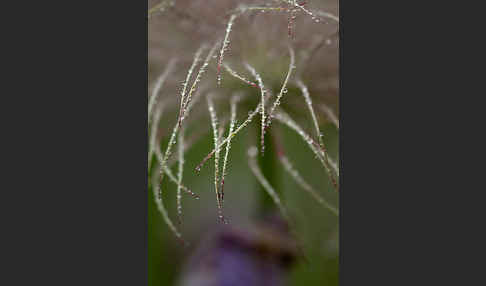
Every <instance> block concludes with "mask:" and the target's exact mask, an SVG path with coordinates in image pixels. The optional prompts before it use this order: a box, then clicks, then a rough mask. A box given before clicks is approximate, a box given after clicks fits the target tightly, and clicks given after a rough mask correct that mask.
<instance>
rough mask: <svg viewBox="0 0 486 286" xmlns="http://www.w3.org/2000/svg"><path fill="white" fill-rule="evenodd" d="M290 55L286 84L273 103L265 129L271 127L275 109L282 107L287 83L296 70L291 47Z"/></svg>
mask: <svg viewBox="0 0 486 286" xmlns="http://www.w3.org/2000/svg"><path fill="white" fill-rule="evenodd" d="M289 53H290V64H289V71H288V72H287V76H286V77H285V80H284V83H283V84H282V88H281V89H280V93H279V94H278V96H277V99H276V100H275V102H274V103H273V106H272V108H271V109H270V112H269V114H268V117H267V118H268V119H267V124H266V125H265V128H268V127H270V124H271V121H272V117H273V113H274V112H275V109H276V108H277V107H278V106H279V105H280V100H281V99H282V96H283V95H284V94H285V93H287V82H288V81H289V78H290V75H291V74H292V70H293V69H295V53H294V50H293V49H292V47H290V46H289Z"/></svg>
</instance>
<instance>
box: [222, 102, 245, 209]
mask: <svg viewBox="0 0 486 286" xmlns="http://www.w3.org/2000/svg"><path fill="white" fill-rule="evenodd" d="M239 99H240V97H239V96H232V97H231V119H230V127H229V131H228V136H229V135H230V134H231V133H232V132H233V130H234V128H235V125H236V104H237V103H238V101H239ZM230 149H231V138H230V140H229V141H228V144H226V153H225V155H224V161H223V171H222V172H221V201H222V202H224V177H225V175H226V168H227V165H228V157H229V151H230Z"/></svg>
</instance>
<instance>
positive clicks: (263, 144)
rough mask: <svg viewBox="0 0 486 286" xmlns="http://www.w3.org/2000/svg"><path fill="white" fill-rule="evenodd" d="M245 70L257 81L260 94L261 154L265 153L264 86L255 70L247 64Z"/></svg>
mask: <svg viewBox="0 0 486 286" xmlns="http://www.w3.org/2000/svg"><path fill="white" fill-rule="evenodd" d="M245 66H246V68H247V69H248V70H249V71H250V72H251V73H252V75H253V77H254V78H256V80H257V81H258V86H260V93H261V100H260V104H261V105H262V108H261V109H260V114H261V115H262V120H261V134H260V146H261V148H262V149H261V150H262V154H264V153H265V119H266V118H265V104H264V103H265V92H266V91H265V86H264V85H263V80H262V78H261V76H260V75H259V74H258V73H257V72H256V70H255V69H254V68H253V67H252V66H250V65H249V64H245Z"/></svg>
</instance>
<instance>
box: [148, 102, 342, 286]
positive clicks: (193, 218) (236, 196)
mask: <svg viewBox="0 0 486 286" xmlns="http://www.w3.org/2000/svg"><path fill="white" fill-rule="evenodd" d="M289 96H292V95H291V94H289ZM294 96H295V97H297V96H300V95H297V94H295V95H294ZM203 103H205V102H203ZM240 115H241V114H240ZM243 115H246V114H243ZM321 117H323V116H321ZM240 118H241V116H240ZM205 119H206V120H207V124H209V116H208V117H207V118H205ZM202 120H203V119H202ZM308 123H309V126H303V127H307V128H306V129H307V130H312V129H311V126H310V123H311V121H310V120H309V121H308ZM258 128H259V124H257V122H255V121H254V122H253V123H252V124H251V125H250V126H249V128H247V129H244V130H243V131H242V133H240V134H238V135H237V136H236V137H235V140H234V142H233V144H232V148H231V152H230V163H229V167H228V175H227V177H226V183H225V215H226V217H227V219H228V220H229V222H230V224H231V225H234V226H241V227H245V226H246V225H248V224H251V223H252V222H258V221H259V220H260V219H261V216H262V214H263V212H262V209H265V208H267V209H272V208H274V207H275V206H274V205H273V202H272V201H271V200H270V199H269V196H268V195H267V193H266V192H265V191H264V190H263V189H262V187H261V186H260V184H259V183H258V182H257V180H256V179H255V177H254V176H253V174H252V173H251V170H250V168H249V167H248V164H247V162H248V158H247V149H248V146H250V145H255V143H256V142H257V138H258V137H257V134H258ZM272 128H276V129H279V131H281V135H282V139H283V142H282V143H283V145H284V148H285V149H286V151H287V156H288V157H289V159H290V160H292V162H293V163H294V166H295V167H296V168H297V169H298V170H299V171H300V173H301V175H302V176H303V177H304V178H305V179H306V180H307V182H308V183H309V184H311V185H312V186H313V187H314V188H315V189H316V190H318V191H319V192H320V194H321V195H322V196H323V197H324V198H325V199H326V200H327V201H328V202H329V203H330V204H332V205H333V206H336V207H337V206H338V194H337V193H336V191H335V190H334V189H333V188H332V186H331V184H330V182H329V180H328V177H327V174H326V171H325V170H324V168H323V167H322V165H321V164H320V162H319V161H318V160H317V159H316V158H315V157H314V154H313V153H312V151H311V150H310V149H309V148H308V147H307V145H306V143H305V142H304V141H303V140H302V138H301V137H299V136H298V135H297V134H296V133H295V132H294V131H292V130H290V129H288V128H286V127H285V126H283V125H281V124H279V123H274V126H272ZM322 133H323V134H325V136H324V141H325V143H326V145H327V147H328V150H329V152H330V154H331V157H332V158H333V159H335V160H336V159H337V155H338V131H337V129H336V128H335V127H334V126H333V125H331V124H328V123H326V124H323V125H322ZM188 134H190V131H189V132H188ZM266 137H267V138H266V140H267V151H266V154H265V155H264V157H263V160H262V159H260V163H261V164H260V165H261V166H262V167H263V168H262V169H263V172H264V174H265V176H266V178H267V179H268V180H269V182H270V183H271V184H272V186H273V187H274V188H275V190H277V192H279V194H280V196H281V198H282V201H283V203H284V205H285V206H286V207H287V208H288V209H289V212H290V214H291V218H292V219H293V220H294V222H295V228H296V229H295V232H296V233H297V234H298V239H299V240H300V241H301V242H302V245H303V247H304V253H305V255H306V256H307V259H308V261H307V262H306V261H304V260H298V261H297V263H296V264H295V265H294V266H293V267H292V268H291V272H290V274H289V282H290V283H289V285H333V286H334V285H336V286H337V285H338V274H339V273H338V264H339V261H338V249H339V246H338V240H339V237H338V233H339V230H338V218H337V217H336V216H334V215H333V214H332V213H331V212H329V211H328V210H327V209H325V208H323V207H322V206H321V205H320V204H318V203H317V202H316V201H315V200H314V199H313V198H312V197H311V196H310V195H309V194H308V193H306V192H305V191H304V190H303V189H302V188H300V187H299V186H298V185H297V184H296V183H295V182H294V180H293V179H292V178H291V177H290V176H289V175H288V174H287V173H286V172H285V170H284V168H283V166H282V165H281V164H280V162H279V161H278V159H277V157H276V154H275V150H272V147H273V146H272V145H271V141H270V137H269V136H266ZM164 143H165V142H164ZM212 144H213V141H212V135H211V133H210V129H209V128H208V129H207V132H206V134H205V135H204V136H203V137H202V138H201V139H200V141H199V142H197V144H195V145H194V146H193V148H191V149H190V150H189V151H188V152H187V153H186V156H185V159H186V162H185V164H186V168H185V171H184V179H183V182H184V184H185V185H187V186H188V187H189V188H191V190H193V191H194V192H196V193H197V194H199V195H200V197H201V199H200V200H194V199H193V198H191V197H190V196H187V195H184V194H183V201H182V204H183V224H182V226H180V229H181V231H182V233H183V236H184V238H185V239H186V240H188V241H189V242H190V244H191V246H190V247H188V248H187V249H184V248H183V247H182V246H181V245H180V243H179V242H178V241H177V240H176V239H175V237H174V235H173V234H172V233H171V232H170V231H169V229H168V227H167V225H166V224H165V223H164V221H163V219H162V216H161V215H160V213H159V212H158V211H157V208H156V205H155V203H154V201H153V195H152V192H149V197H148V223H149V232H148V233H149V243H148V244H149V250H148V252H149V253H148V257H149V271H148V276H149V285H151V286H152V285H153V286H155V285H176V282H177V279H178V278H179V276H180V275H181V269H182V267H183V264H184V262H185V261H186V259H187V258H188V257H189V256H190V255H191V253H192V251H193V249H194V247H196V246H197V245H198V242H199V241H201V239H202V238H203V237H204V236H205V235H207V234H208V233H209V232H211V230H213V229H214V228H215V226H216V225H217V224H219V222H218V219H217V206H216V198H215V194H214V185H213V178H214V176H213V175H214V173H213V170H214V163H213V161H212V160H211V161H208V163H207V164H206V165H205V167H204V168H203V169H202V171H201V172H200V173H199V174H197V173H196V172H194V171H193V168H194V166H196V165H197V163H198V162H200V160H201V159H202V158H203V157H204V156H205V154H207V153H208V152H209V151H210V150H212V148H213V145H212ZM163 146H164V147H165V146H166V145H165V144H163ZM163 150H164V149H163ZM176 165H177V164H175V165H174V166H173V168H172V169H173V171H174V173H176V170H177V168H176ZM163 190H164V199H165V201H164V203H165V206H166V208H167V209H168V212H169V215H170V216H171V218H172V220H173V221H174V222H176V221H177V218H176V186H175V185H174V184H172V183H171V182H168V180H165V182H164V183H163Z"/></svg>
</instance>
